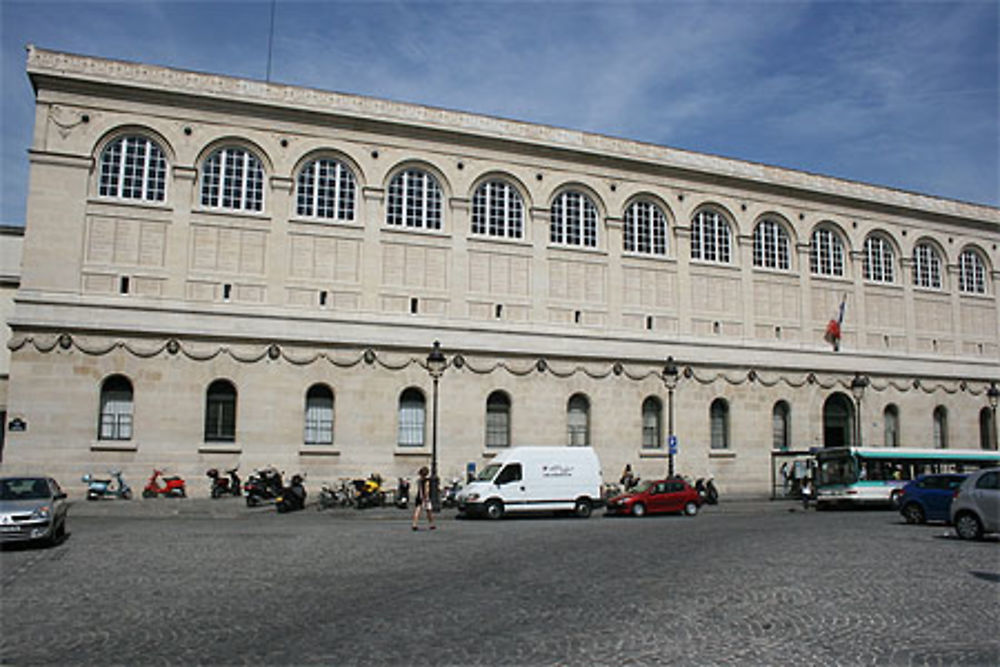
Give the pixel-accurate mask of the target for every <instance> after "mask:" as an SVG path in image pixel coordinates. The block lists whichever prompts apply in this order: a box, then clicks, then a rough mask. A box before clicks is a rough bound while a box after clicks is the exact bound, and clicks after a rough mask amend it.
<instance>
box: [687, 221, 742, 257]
mask: <svg viewBox="0 0 1000 667" xmlns="http://www.w3.org/2000/svg"><path fill="white" fill-rule="evenodd" d="M731 246H732V243H731V241H730V232H729V224H728V223H727V222H726V220H725V218H723V217H722V215H721V214H719V213H718V212H717V211H713V210H711V209H705V210H703V211H698V213H696V214H695V216H694V219H693V220H692V221H691V259H700V260H702V261H705V262H718V263H720V264H728V263H729V262H730V256H731Z"/></svg>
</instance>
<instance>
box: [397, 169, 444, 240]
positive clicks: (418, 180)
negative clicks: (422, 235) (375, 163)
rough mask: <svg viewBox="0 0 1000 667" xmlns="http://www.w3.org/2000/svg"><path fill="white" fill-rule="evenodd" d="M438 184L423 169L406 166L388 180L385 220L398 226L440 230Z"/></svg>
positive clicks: (439, 192)
mask: <svg viewBox="0 0 1000 667" xmlns="http://www.w3.org/2000/svg"><path fill="white" fill-rule="evenodd" d="M441 199H442V196H441V186H440V185H439V184H438V182H437V179H435V178H434V176H432V175H431V174H429V173H428V172H426V171H424V170H422V169H406V170H405V171H401V172H399V173H398V174H396V175H395V176H393V177H392V181H390V182H389V205H388V207H387V208H386V219H385V221H386V222H387V223H388V224H390V225H395V226H397V227H410V228H413V229H441Z"/></svg>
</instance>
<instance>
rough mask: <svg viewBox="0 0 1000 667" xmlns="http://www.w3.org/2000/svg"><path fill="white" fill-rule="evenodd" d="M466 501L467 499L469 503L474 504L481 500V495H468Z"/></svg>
mask: <svg viewBox="0 0 1000 667" xmlns="http://www.w3.org/2000/svg"><path fill="white" fill-rule="evenodd" d="M465 499H466V500H467V501H469V502H470V503H474V502H476V501H477V500H479V494H478V493H470V494H469V495H467V496H466V497H465Z"/></svg>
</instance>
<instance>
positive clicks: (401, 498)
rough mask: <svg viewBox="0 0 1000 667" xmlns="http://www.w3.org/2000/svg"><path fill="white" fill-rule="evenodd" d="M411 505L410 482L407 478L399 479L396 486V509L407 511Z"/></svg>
mask: <svg viewBox="0 0 1000 667" xmlns="http://www.w3.org/2000/svg"><path fill="white" fill-rule="evenodd" d="M409 504H410V480H408V479H406V478H405V477H400V478H399V484H397V485H396V507H398V508H399V509H401V510H405V509H406V508H407V507H408V506H409Z"/></svg>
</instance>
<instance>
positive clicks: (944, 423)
mask: <svg viewBox="0 0 1000 667" xmlns="http://www.w3.org/2000/svg"><path fill="white" fill-rule="evenodd" d="M934 448H935V449H948V410H947V408H945V407H944V406H943V405H939V406H937V407H936V408H934Z"/></svg>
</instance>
